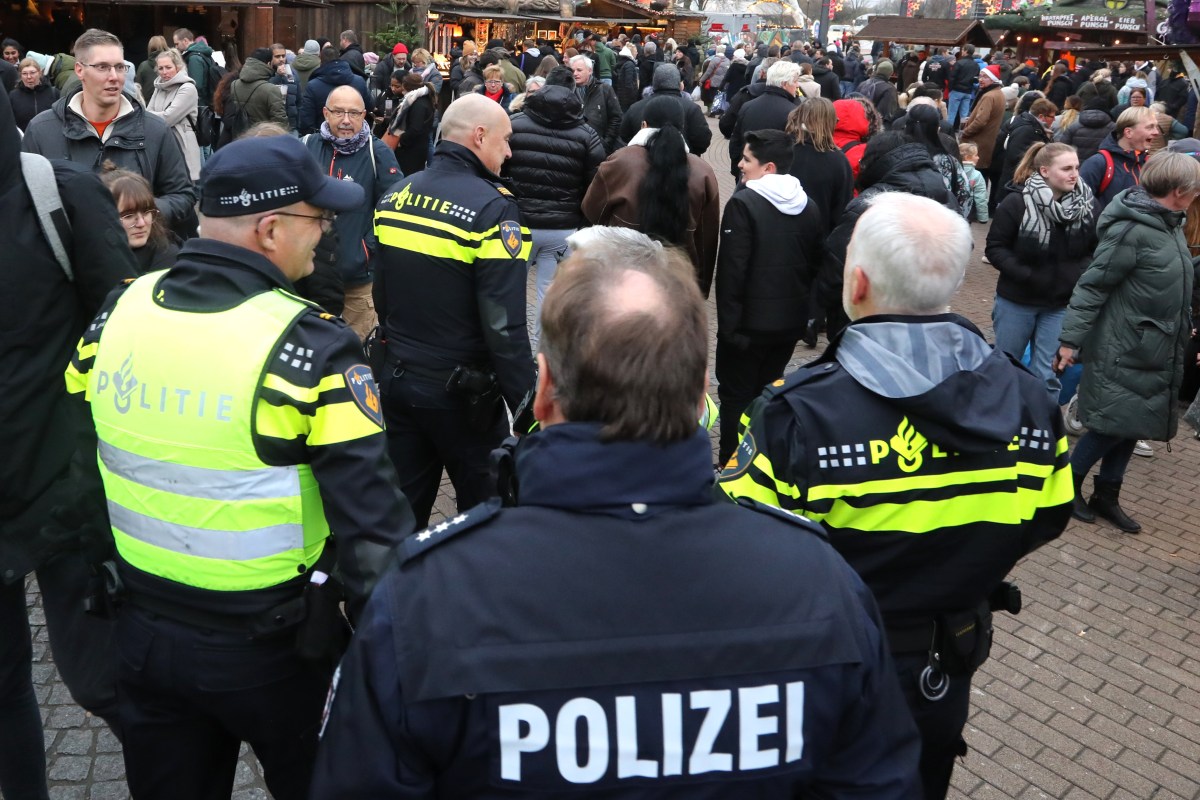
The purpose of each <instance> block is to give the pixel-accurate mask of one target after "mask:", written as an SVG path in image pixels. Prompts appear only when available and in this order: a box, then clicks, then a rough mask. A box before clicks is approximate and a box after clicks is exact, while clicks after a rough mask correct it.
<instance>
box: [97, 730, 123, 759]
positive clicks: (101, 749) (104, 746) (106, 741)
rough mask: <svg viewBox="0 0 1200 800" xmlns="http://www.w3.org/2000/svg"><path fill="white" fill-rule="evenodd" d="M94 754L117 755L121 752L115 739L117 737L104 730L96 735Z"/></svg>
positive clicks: (118, 742) (119, 744) (119, 743)
mask: <svg viewBox="0 0 1200 800" xmlns="http://www.w3.org/2000/svg"><path fill="white" fill-rule="evenodd" d="M96 752H97V753H119V752H121V742H120V740H118V739H117V735H116V734H115V733H113V732H112V731H110V730H108V729H107V728H105V729H104V730H102V731H98V732H97V733H96Z"/></svg>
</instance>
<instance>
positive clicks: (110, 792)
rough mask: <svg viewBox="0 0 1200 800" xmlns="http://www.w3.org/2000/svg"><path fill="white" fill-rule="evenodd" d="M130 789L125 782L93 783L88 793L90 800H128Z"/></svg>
mask: <svg viewBox="0 0 1200 800" xmlns="http://www.w3.org/2000/svg"><path fill="white" fill-rule="evenodd" d="M128 798H129V787H128V786H127V785H126V784H125V781H105V782H104V783H93V784H92V788H91V791H89V792H88V800H128Z"/></svg>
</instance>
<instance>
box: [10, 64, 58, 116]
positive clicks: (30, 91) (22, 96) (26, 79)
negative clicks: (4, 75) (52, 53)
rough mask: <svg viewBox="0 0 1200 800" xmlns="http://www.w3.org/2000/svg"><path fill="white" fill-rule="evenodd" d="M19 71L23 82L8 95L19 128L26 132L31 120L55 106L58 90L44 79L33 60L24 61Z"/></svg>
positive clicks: (40, 69)
mask: <svg viewBox="0 0 1200 800" xmlns="http://www.w3.org/2000/svg"><path fill="white" fill-rule="evenodd" d="M18 69H19V70H20V76H21V80H20V82H19V83H17V85H16V87H15V88H14V89H13V90H12V91H11V92H9V93H8V98H9V100H11V101H12V110H13V117H14V118H15V119H16V120H17V127H18V128H20V129H21V130H22V131H24V130H25V126H26V125H28V124H29V121H30V120H31V119H33V118H34V117H36V116H37V115H38V114H40V113H41V112H43V111H45V110H47V109H48V108H50V106H52V105H53V104H54V101H55V100H57V99H58V89H55V88H54V87H53V86H51V85H50V84H48V83H46V81H44V80H43V79H42V68H41V67H39V66H38V63H37V62H36V61H34V60H33V59H32V58H26V59H23V60H22V61H21V64H20V66H19V67H18Z"/></svg>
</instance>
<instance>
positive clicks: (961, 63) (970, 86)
mask: <svg viewBox="0 0 1200 800" xmlns="http://www.w3.org/2000/svg"><path fill="white" fill-rule="evenodd" d="M977 80H979V62H977V61H976V60H975V59H973V58H970V57H968V56H965V55H964V56H963V57H962V58H960V59H958V60H957V61H955V62H954V66H953V67H951V68H950V91H952V92H963V93H965V94H970V93H971V92H973V91H975V82H976V81H977Z"/></svg>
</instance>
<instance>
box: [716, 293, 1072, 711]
mask: <svg viewBox="0 0 1200 800" xmlns="http://www.w3.org/2000/svg"><path fill="white" fill-rule="evenodd" d="M1086 372H1087V371H1086V370H1085V371H1084V373H1085V374H1086ZM748 416H749V417H750V427H749V431H748V432H747V433H746V435H745V437H744V438H743V445H742V448H743V451H744V452H739V453H738V456H737V461H736V463H732V464H730V466H729V467H727V468H726V470H725V472H724V473H723V474H722V475H721V477H720V483H719V488H720V489H721V490H723V491H724V492H725V493H726V494H728V495H729V496H731V497H740V496H753V497H755V499H757V500H759V501H761V502H768V503H770V504H771V505H778V506H779V507H780V508H783V509H785V510H788V511H792V512H794V513H798V514H804V515H805V516H807V517H808V518H809V519H812V520H814V521H817V522H820V524H821V525H822V527H824V528H825V530H826V532H827V533H828V534H829V541H830V543H831V544H832V545H833V546H834V548H835V549H836V550H837V551H838V552H840V553H841V554H842V556H843V557H845V559H846V561H847V562H849V564H850V566H852V567H853V568H854V571H855V572H857V573H858V574H859V575H860V576H861V577H862V579H863V581H864V582H865V583H866V584H867V586H869V587H870V588H871V590H872V592H873V593H874V595H875V598H876V599H877V600H878V601H879V610H880V612H881V613H882V614H883V619H884V625H885V627H887V628H888V629H889V632H890V633H893V634H894V632H896V631H897V630H899V631H903V630H904V629H905V628H906V627H909V628H911V626H913V625H914V624H916V623H925V622H928V621H931V620H932V619H933V618H934V617H935V616H938V615H940V614H953V613H955V612H960V611H964V610H968V609H975V608H977V607H978V606H980V605H981V604H983V603H984V602H985V601H986V599H987V597H988V595H989V594H990V593H991V592H992V591H993V590H994V589H995V588H996V587H997V586H998V585H999V583H1000V582H1001V581H1002V580H1003V579H1004V576H1005V575H1006V574H1008V571H1009V570H1010V569H1011V568H1012V567H1013V566H1014V565H1015V564H1016V563H1017V561H1018V560H1020V559H1021V558H1022V557H1023V556H1025V555H1026V554H1028V553H1030V552H1031V551H1033V550H1034V549H1036V548H1037V547H1039V546H1041V545H1043V544H1045V543H1046V542H1048V541H1050V540H1052V539H1054V538H1056V537H1057V536H1059V534H1061V533H1062V530H1063V528H1064V527H1065V526H1066V524H1067V522H1068V520H1069V519H1070V508H1071V501H1072V498H1073V496H1074V492H1073V491H1072V488H1071V475H1070V466H1069V464H1068V460H1067V441H1066V436H1065V433H1064V429H1063V421H1062V415H1061V413H1059V410H1058V408H1057V407H1055V406H1054V404H1053V403H1052V401H1050V399H1049V398H1048V397H1047V396H1046V388H1045V385H1044V383H1043V382H1042V381H1041V380H1040V379H1038V378H1036V377H1035V376H1033V375H1032V374H1030V373H1029V372H1028V371H1026V370H1024V369H1022V368H1021V367H1020V366H1018V365H1017V364H1016V363H1014V361H1013V360H1011V359H1010V358H1009V357H1008V356H1007V355H1005V354H1004V353H1003V352H1001V351H999V350H995V349H993V348H992V347H991V346H990V345H988V343H987V342H986V341H984V339H983V336H982V335H981V334H980V332H979V330H978V329H976V328H975V326H973V325H972V324H971V323H970V322H968V321H967V320H965V319H963V318H962V317H959V316H957V315H954V314H937V315H930V316H919V317H912V316H900V315H877V316H871V317H866V318H863V319H859V320H856V321H855V322H854V323H853V324H852V325H850V326H849V327H848V328H847V329H846V330H845V331H844V332H843V334H842V335H841V336H840V337H838V338H835V339H834V341H833V342H832V343H831V344H830V346H829V348H828V349H827V350H826V351H825V353H824V354H823V355H822V356H821V357H820V358H819V359H818V360H816V361H814V362H812V363H810V364H808V365H806V366H804V367H801V368H800V369H799V370H797V371H796V372H793V373H792V374H791V375H789V376H788V377H787V378H786V379H785V380H783V381H780V382H779V383H778V384H775V385H773V386H770V387H768V388H767V389H766V390H765V391H764V393H763V396H762V397H761V398H760V399H759V400H758V401H756V403H755V404H754V405H753V406H751V408H750V411H749V412H748ZM747 443H748V444H747ZM834 444H837V445H838V447H830V445H834ZM745 451H748V452H745ZM843 454H845V455H843ZM767 476H771V477H770V478H768V477H767ZM1035 476H1036V477H1035ZM746 484H752V485H753V489H750V487H749V486H747V485H746ZM785 486H786V487H788V490H786V493H785V490H783V489H782V488H781V487H785ZM748 489H749V490H748ZM889 638H890V639H891V640H892V646H893V652H894V653H904V652H911V648H904V647H903V646H902V645H901V646H899V647H898V646H897V644H898V642H899V640H898V639H897V638H896V637H895V636H894V635H892V636H889ZM909 638H911V637H909ZM927 642H928V639H927V638H925V639H924V640H923V641H922V644H921V645H918V646H919V647H921V648H922V651H923V650H924V649H927V648H928V643H927ZM910 679H911V678H910ZM914 694H915V692H914Z"/></svg>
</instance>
